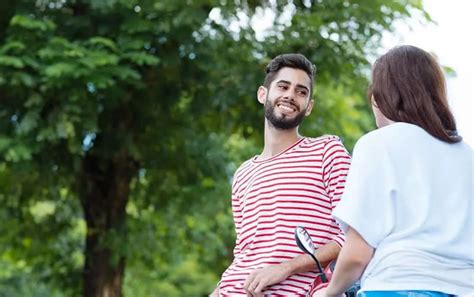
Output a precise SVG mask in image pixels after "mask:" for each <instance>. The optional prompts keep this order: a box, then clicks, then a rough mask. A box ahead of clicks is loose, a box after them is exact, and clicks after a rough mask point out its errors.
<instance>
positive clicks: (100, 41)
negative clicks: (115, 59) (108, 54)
mask: <svg viewBox="0 0 474 297" xmlns="http://www.w3.org/2000/svg"><path fill="white" fill-rule="evenodd" d="M89 43H90V44H92V45H99V46H103V47H105V48H108V49H110V50H112V51H114V52H116V51H118V48H117V45H116V44H115V42H114V41H112V40H111V39H109V38H105V37H99V36H96V37H92V38H91V39H89Z"/></svg>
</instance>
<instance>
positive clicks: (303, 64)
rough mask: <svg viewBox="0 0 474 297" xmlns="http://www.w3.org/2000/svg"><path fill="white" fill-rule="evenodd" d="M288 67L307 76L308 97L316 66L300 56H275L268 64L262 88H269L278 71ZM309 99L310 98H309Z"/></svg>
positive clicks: (311, 88) (311, 91) (311, 89)
mask: <svg viewBox="0 0 474 297" xmlns="http://www.w3.org/2000/svg"><path fill="white" fill-rule="evenodd" d="M285 67H289V68H294V69H300V70H303V71H304V72H306V74H308V76H309V79H310V81H311V86H310V90H309V91H310V95H311V94H312V93H313V85H314V74H315V72H316V66H314V65H313V64H312V63H311V62H310V61H309V60H308V59H307V58H306V57H305V56H303V55H301V54H283V55H279V56H276V57H275V58H273V60H271V61H270V63H268V65H267V68H266V69H265V72H266V73H267V74H266V75H265V80H264V81H263V86H264V87H265V88H267V89H268V88H269V87H270V84H271V83H272V81H273V80H274V79H275V76H276V74H277V73H278V71H280V69H282V68H285ZM310 97H311V96H310Z"/></svg>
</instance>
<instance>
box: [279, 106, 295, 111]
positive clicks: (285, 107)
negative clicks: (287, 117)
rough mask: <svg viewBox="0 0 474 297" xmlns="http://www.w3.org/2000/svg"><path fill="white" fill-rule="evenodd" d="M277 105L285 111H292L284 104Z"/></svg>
mask: <svg viewBox="0 0 474 297" xmlns="http://www.w3.org/2000/svg"><path fill="white" fill-rule="evenodd" d="M278 107H279V108H281V109H284V110H287V111H293V108H291V107H288V106H285V105H278Z"/></svg>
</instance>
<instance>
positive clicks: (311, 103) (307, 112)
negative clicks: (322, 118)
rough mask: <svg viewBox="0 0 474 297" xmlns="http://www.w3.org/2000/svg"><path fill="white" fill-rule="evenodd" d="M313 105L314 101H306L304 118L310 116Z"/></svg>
mask: <svg viewBox="0 0 474 297" xmlns="http://www.w3.org/2000/svg"><path fill="white" fill-rule="evenodd" d="M313 105H314V100H313V99H309V101H308V108H306V112H305V114H304V115H305V116H309V115H310V114H311V111H312V110H313Z"/></svg>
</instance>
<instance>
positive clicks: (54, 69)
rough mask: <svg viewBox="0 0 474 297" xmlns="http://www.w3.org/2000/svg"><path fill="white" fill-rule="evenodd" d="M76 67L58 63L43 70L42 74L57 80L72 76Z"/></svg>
mask: <svg viewBox="0 0 474 297" xmlns="http://www.w3.org/2000/svg"><path fill="white" fill-rule="evenodd" d="M75 70H76V67H75V66H74V65H73V64H70V63H65V62H59V63H56V64H53V65H51V66H47V67H46V68H45V69H44V74H45V75H46V76H47V77H50V78H59V77H62V76H66V75H72V74H74V71H75Z"/></svg>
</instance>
